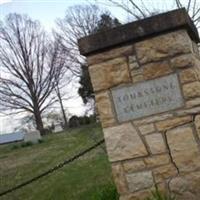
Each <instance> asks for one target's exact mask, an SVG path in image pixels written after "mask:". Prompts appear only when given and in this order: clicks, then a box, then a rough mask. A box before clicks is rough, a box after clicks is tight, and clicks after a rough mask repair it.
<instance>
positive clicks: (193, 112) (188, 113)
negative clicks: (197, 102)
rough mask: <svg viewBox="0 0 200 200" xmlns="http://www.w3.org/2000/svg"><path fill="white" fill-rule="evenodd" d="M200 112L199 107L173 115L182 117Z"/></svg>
mask: <svg viewBox="0 0 200 200" xmlns="http://www.w3.org/2000/svg"><path fill="white" fill-rule="evenodd" d="M199 112H200V107H199V106H198V107H194V108H190V109H182V110H179V111H177V112H176V113H175V114H176V115H177V116H183V115H191V114H198V113H199Z"/></svg>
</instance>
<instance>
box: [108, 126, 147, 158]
mask: <svg viewBox="0 0 200 200" xmlns="http://www.w3.org/2000/svg"><path fill="white" fill-rule="evenodd" d="M104 137H105V141H106V146H107V151H108V155H109V160H110V161H112V162H113V161H119V160H126V159H132V158H138V157H142V156H146V155H147V154H148V153H147V150H146V148H145V146H144V144H143V142H142V140H141V138H140V137H139V135H138V133H137V131H136V129H135V128H134V127H133V126H132V124H131V123H125V124H122V125H118V126H114V127H109V128H105V129H104Z"/></svg>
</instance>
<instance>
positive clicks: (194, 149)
mask: <svg viewBox="0 0 200 200" xmlns="http://www.w3.org/2000/svg"><path fill="white" fill-rule="evenodd" d="M166 135H167V141H168V145H169V149H170V152H171V156H172V159H173V161H174V163H176V166H177V167H178V169H179V171H180V172H191V171H194V170H197V169H198V168H200V152H199V147H198V144H197V142H196V140H195V138H194V135H193V129H192V128H191V127H189V126H186V127H178V128H176V129H172V130H169V131H167V133H166Z"/></svg>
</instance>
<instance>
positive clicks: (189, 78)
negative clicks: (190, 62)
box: [180, 68, 198, 83]
mask: <svg viewBox="0 0 200 200" xmlns="http://www.w3.org/2000/svg"><path fill="white" fill-rule="evenodd" d="M197 73H198V72H197V71H196V70H195V69H194V68H189V69H185V70H182V71H181V72H180V81H181V83H188V82H194V81H198V74H197Z"/></svg>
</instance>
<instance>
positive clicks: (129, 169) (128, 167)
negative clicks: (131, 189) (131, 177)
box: [123, 160, 145, 173]
mask: <svg viewBox="0 0 200 200" xmlns="http://www.w3.org/2000/svg"><path fill="white" fill-rule="evenodd" d="M123 166H124V171H125V172H126V173H133V172H136V171H139V170H143V169H145V163H144V161H143V160H128V161H124V162H123Z"/></svg>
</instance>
